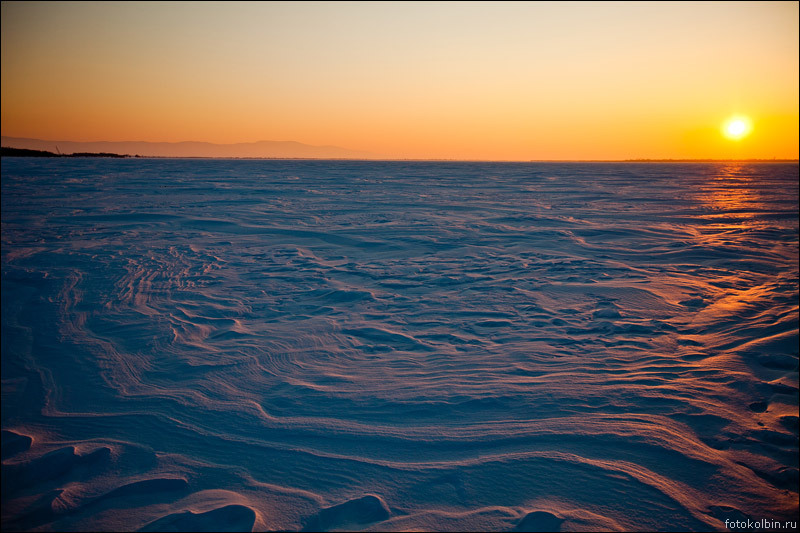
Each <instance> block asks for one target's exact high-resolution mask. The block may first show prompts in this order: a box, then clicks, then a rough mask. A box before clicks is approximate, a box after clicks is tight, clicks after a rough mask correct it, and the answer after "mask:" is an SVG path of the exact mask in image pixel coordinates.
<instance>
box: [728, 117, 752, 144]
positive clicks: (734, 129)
mask: <svg viewBox="0 0 800 533" xmlns="http://www.w3.org/2000/svg"><path fill="white" fill-rule="evenodd" d="M752 129H753V125H752V124H751V122H750V119H748V118H747V117H732V118H730V119H728V120H727V121H726V122H725V124H723V126H722V134H723V135H725V137H727V138H728V139H731V140H733V141H738V140H739V139H742V138H744V137H746V136H747V135H748V134H749V133H750V131H751V130H752Z"/></svg>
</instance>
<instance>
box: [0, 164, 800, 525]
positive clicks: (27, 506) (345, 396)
mask: <svg viewBox="0 0 800 533" xmlns="http://www.w3.org/2000/svg"><path fill="white" fill-rule="evenodd" d="M797 183H798V167H797V165H796V164H721V163H720V164H713V163H708V164H577V163H576V164H533V163H531V164H524V163H514V164H512V163H503V164H501V163H423V162H408V163H406V162H355V161H350V162H347V161H214V160H205V161H185V160H183V161H182V160H97V159H96V160H91V159H89V160H34V159H12V158H8V159H6V158H4V160H3V170H2V365H3V367H2V379H3V382H2V400H3V402H2V428H3V438H2V444H3V466H2V468H3V472H2V473H3V475H2V482H3V488H2V489H3V490H2V527H3V530H9V531H10V530H27V529H33V528H48V529H50V528H52V529H61V530H143V531H148V530H152V531H168V530H226V529H227V530H250V529H254V530H303V529H307V530H327V529H346V530H355V529H370V528H371V529H379V530H414V529H423V530H442V531H446V530H506V531H509V530H517V531H526V530H537V529H544V530H559V529H560V530H564V531H568V530H591V529H595V530H624V529H627V530H682V529H686V530H710V529H714V530H720V529H723V528H724V527H725V520H737V519H739V520H746V519H752V520H761V519H770V520H776V521H777V520H781V521H783V520H796V516H797V508H798V507H797V505H798V493H797V487H798V476H797V472H798V470H797V449H798V440H797V434H798V417H797V384H798V378H797V361H798V357H797V342H798V335H797V332H798V325H797V319H798V293H797V287H798V219H797V209H798V191H797Z"/></svg>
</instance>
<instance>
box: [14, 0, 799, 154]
mask: <svg viewBox="0 0 800 533" xmlns="http://www.w3.org/2000/svg"><path fill="white" fill-rule="evenodd" d="M798 64H800V57H799V55H798V3H797V2H730V3H728V2H708V3H706V2H675V3H666V2H654V3H633V2H619V3H604V2H588V3H578V2H554V3H546V2H531V3H527V2H511V3H501V2H489V3H482V2H465V3H459V2H442V3H434V2H422V3H409V2H399V3H377V2H376V3H370V2H343V3H339V2H336V3H334V2H324V3H302V2H296V3H277V2H264V3H257V2H245V3H240V4H239V3H214V2H209V3H195V2H177V3H160V2H159V3H155V2H142V3H138V2H131V3H124V2H109V3H101V2H86V3H82V2H78V3H72V2H54V3H50V2H3V3H2V134H3V135H4V136H13V137H33V138H39V139H49V140H73V141H98V140H108V141H140V140H143V141H186V140H194V141H208V142H215V143H234V142H252V141H258V140H294V141H299V142H302V143H307V144H313V145H336V146H341V147H344V148H349V149H353V150H366V151H370V152H373V153H375V154H376V155H379V156H383V157H399V158H406V157H407V158H456V159H489V160H530V159H631V158H730V157H735V158H773V157H777V158H797V157H798V142H799V141H798V130H799V129H800V125H799V123H798V99H799V98H800V96H799V95H800V93H799V92H798V79H800V72H799V71H798ZM735 114H742V115H746V116H748V117H749V118H750V119H751V120H752V124H753V129H752V133H751V134H750V135H748V136H747V137H745V138H744V139H741V140H739V141H732V140H730V139H727V138H725V137H724V136H723V135H722V134H721V133H720V126H721V125H722V123H723V122H724V121H725V120H726V119H727V118H728V117H730V116H732V115H735Z"/></svg>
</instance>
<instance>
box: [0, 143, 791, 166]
mask: <svg viewBox="0 0 800 533" xmlns="http://www.w3.org/2000/svg"><path fill="white" fill-rule="evenodd" d="M0 156H2V157H103V158H116V159H125V158H137V159H221V160H224V159H242V160H298V161H376V162H377V161H406V162H429V163H430V162H442V163H798V162H800V160H798V159H777V158H775V159H530V160H527V161H514V160H489V159H414V158H409V159H402V158H394V159H393V158H385V159H381V158H376V159H363V158H348V157H342V158H331V157H202V156H157V155H147V156H145V155H138V154H136V155H130V154H115V153H111V152H75V153H71V154H58V153H54V152H49V151H47V150H30V149H27V148H12V147H7V146H3V147H2V148H0Z"/></svg>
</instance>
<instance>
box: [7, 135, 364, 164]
mask: <svg viewBox="0 0 800 533" xmlns="http://www.w3.org/2000/svg"><path fill="white" fill-rule="evenodd" d="M1 142H2V146H4V147H8V148H27V149H29V150H46V151H48V152H56V153H62V154H72V153H76V152H108V153H114V154H127V155H140V156H143V157H275V158H309V159H375V158H377V157H379V156H377V155H376V154H372V153H370V152H360V151H356V150H348V149H346V148H340V147H338V146H313V145H310V144H303V143H299V142H295V141H258V142H252V143H236V144H214V143H207V142H194V141H186V142H175V143H168V142H145V141H97V142H75V141H45V140H42V139H26V138H23V137H6V136H3V137H2V141H1Z"/></svg>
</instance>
